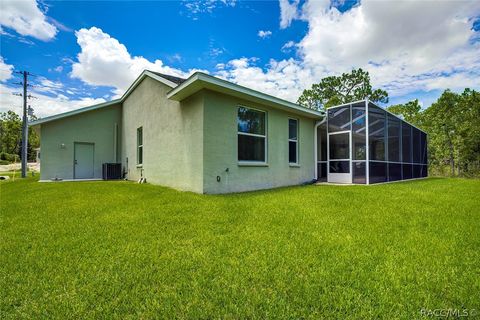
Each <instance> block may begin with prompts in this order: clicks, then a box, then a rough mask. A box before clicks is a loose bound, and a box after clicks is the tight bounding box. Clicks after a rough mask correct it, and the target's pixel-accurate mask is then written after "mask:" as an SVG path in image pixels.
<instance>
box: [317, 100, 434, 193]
mask: <svg viewBox="0 0 480 320" xmlns="http://www.w3.org/2000/svg"><path fill="white" fill-rule="evenodd" d="M316 140H317V142H316V143H317V153H316V155H317V168H316V171H317V172H316V176H317V179H318V180H319V181H328V182H333V183H356V184H373V183H380V182H389V181H398V180H406V179H416V178H424V177H427V135H426V133H425V132H423V131H422V130H420V129H418V128H416V127H414V126H412V125H411V124H409V123H408V122H406V121H404V120H402V119H400V118H398V117H397V116H395V115H393V114H391V113H390V112H388V111H386V110H384V109H382V108H380V107H378V106H376V105H375V104H373V103H372V102H369V101H368V100H364V101H359V102H353V103H350V104H345V105H340V106H336V107H333V108H329V109H328V110H327V117H326V120H325V121H323V122H322V123H320V124H319V125H317V139H316Z"/></svg>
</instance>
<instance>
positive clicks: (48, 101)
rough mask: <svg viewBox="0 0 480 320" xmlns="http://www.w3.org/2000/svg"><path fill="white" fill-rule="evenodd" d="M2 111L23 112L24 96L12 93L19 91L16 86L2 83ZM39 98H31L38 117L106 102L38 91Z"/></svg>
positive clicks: (0, 100) (0, 96)
mask: <svg viewBox="0 0 480 320" xmlns="http://www.w3.org/2000/svg"><path fill="white" fill-rule="evenodd" d="M0 91H1V92H2V94H1V95H0V112H6V111H7V110H13V111H15V112H16V113H18V114H19V115H20V114H22V103H23V102H22V101H23V100H22V97H18V96H14V95H13V94H12V93H14V92H17V91H18V90H17V89H15V88H10V87H7V86H5V85H0ZM35 96H36V97H37V98H38V99H34V100H29V104H30V105H31V106H32V107H33V109H34V112H35V115H36V116H37V117H47V116H51V115H54V114H58V113H62V112H67V111H71V110H75V109H78V108H82V107H86V106H90V105H94V104H98V103H102V102H105V99H103V98H96V99H94V98H89V97H84V98H77V99H72V100H70V99H68V98H67V97H66V96H65V95H62V94H58V95H57V96H55V97H51V96H47V95H44V94H39V93H36V94H35Z"/></svg>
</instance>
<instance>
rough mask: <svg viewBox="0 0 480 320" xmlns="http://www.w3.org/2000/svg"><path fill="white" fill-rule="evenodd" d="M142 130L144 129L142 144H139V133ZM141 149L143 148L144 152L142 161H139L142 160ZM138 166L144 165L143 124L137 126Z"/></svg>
mask: <svg viewBox="0 0 480 320" xmlns="http://www.w3.org/2000/svg"><path fill="white" fill-rule="evenodd" d="M140 130H141V131H142V144H139V141H138V140H139V139H138V138H139V134H138V133H139V131H140ZM140 149H141V150H142V151H141V152H142V162H140V161H139V160H140V157H139V155H140ZM137 166H138V167H140V166H143V126H141V127H138V128H137Z"/></svg>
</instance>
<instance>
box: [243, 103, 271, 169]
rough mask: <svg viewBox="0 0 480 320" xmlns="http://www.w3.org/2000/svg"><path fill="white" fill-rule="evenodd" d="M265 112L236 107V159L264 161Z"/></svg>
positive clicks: (265, 142) (265, 144) (265, 138)
mask: <svg viewBox="0 0 480 320" xmlns="http://www.w3.org/2000/svg"><path fill="white" fill-rule="evenodd" d="M265 118H266V113H265V112H264V111H259V110H254V109H250V108H245V107H238V115H237V126H238V161H253V162H266V147H267V141H266V140H267V136H266V123H265Z"/></svg>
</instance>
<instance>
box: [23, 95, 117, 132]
mask: <svg viewBox="0 0 480 320" xmlns="http://www.w3.org/2000/svg"><path fill="white" fill-rule="evenodd" d="M121 102H122V101H121V99H116V100H112V101H108V102H102V103H99V104H95V105H93V106H88V107H84V108H79V109H75V110H72V111H68V112H64V113H59V114H56V115H53V116H50V117H45V118H41V119H38V120H35V121H32V122H30V123H28V126H29V127H34V126H38V125H40V124H42V123H45V122H50V121H55V120H60V119H63V118H66V117H70V116H74V115H76V114H80V113H84V112H87V111H93V110H97V109H100V108H105V107H108V106H111V105H115V104H119V103H121Z"/></svg>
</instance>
